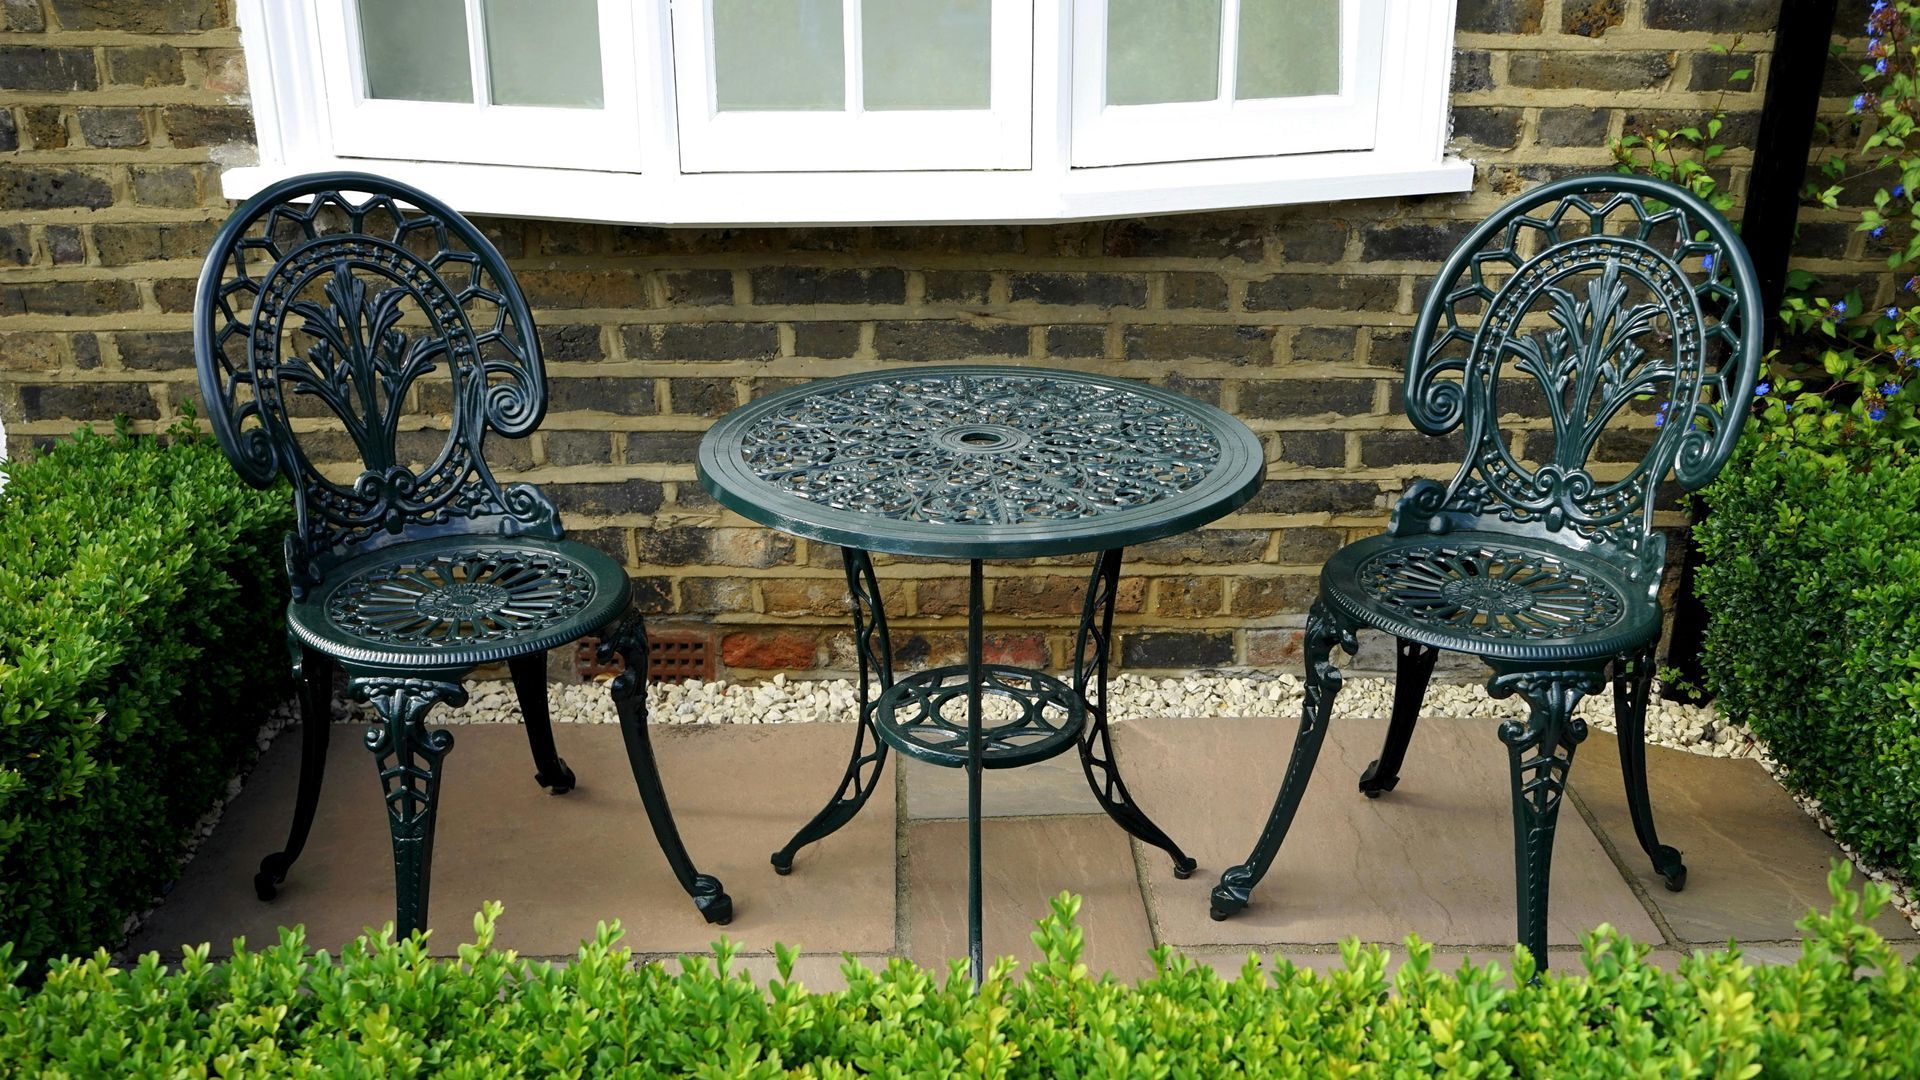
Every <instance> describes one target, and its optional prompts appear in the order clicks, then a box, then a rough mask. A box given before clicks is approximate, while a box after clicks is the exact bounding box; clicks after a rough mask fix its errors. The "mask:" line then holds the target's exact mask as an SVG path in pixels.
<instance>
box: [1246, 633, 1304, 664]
mask: <svg viewBox="0 0 1920 1080" xmlns="http://www.w3.org/2000/svg"><path fill="white" fill-rule="evenodd" d="M1303 636H1304V635H1302V634H1301V632H1300V631H1298V630H1286V629H1279V630H1248V631H1247V663H1249V664H1251V665H1253V666H1254V667H1264V668H1285V667H1293V666H1295V665H1297V664H1299V663H1300V656H1301V653H1300V639H1301V638H1302V637H1303Z"/></svg>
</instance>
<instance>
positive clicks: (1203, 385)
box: [1160, 371, 1221, 407]
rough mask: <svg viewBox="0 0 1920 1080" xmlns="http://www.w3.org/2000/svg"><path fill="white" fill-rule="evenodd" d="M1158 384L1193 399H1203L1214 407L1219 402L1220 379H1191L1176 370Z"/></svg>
mask: <svg viewBox="0 0 1920 1080" xmlns="http://www.w3.org/2000/svg"><path fill="white" fill-rule="evenodd" d="M1160 385H1161V386H1164V387H1166V388H1167V389H1169V390H1171V391H1173V392H1174V393H1176V394H1185V395H1186V396H1187V397H1190V398H1193V399H1194V400H1195V401H1204V402H1206V403H1207V404H1209V405H1213V406H1215V407H1218V406H1219V404H1220V387H1221V381H1220V380H1219V379H1192V378H1188V377H1187V376H1185V375H1182V374H1180V373H1179V372H1177V371H1176V372H1174V373H1173V374H1171V375H1168V376H1167V377H1166V378H1165V379H1162V380H1161V381H1160Z"/></svg>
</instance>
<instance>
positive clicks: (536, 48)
mask: <svg viewBox="0 0 1920 1080" xmlns="http://www.w3.org/2000/svg"><path fill="white" fill-rule="evenodd" d="M482 11H484V12H485V19H484V20H483V21H484V22H485V23H486V28H487V71H488V77H489V78H490V79H491V80H492V82H493V102H494V104H496V105H562V106H571V107H574V108H587V109H597V108H599V107H600V105H601V90H600V7H599V4H598V3H597V2H596V0H486V4H485V6H484V7H483V8H482Z"/></svg>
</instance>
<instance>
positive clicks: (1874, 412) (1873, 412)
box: [1867, 405, 1887, 420]
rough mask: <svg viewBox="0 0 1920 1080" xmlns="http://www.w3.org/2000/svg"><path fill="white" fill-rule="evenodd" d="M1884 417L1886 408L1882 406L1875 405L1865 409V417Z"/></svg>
mask: <svg viewBox="0 0 1920 1080" xmlns="http://www.w3.org/2000/svg"><path fill="white" fill-rule="evenodd" d="M1886 418H1887V410H1886V408H1885V407H1884V406H1880V405H1875V406H1874V407H1873V408H1871V409H1868V410H1867V419H1869V420H1885V419H1886Z"/></svg>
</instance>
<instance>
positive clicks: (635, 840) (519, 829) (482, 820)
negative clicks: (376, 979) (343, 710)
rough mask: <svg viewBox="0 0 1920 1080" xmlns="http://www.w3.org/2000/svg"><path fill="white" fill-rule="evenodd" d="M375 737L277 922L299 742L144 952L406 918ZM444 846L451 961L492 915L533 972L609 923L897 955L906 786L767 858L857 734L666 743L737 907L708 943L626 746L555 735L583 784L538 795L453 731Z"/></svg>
mask: <svg viewBox="0 0 1920 1080" xmlns="http://www.w3.org/2000/svg"><path fill="white" fill-rule="evenodd" d="M364 730H365V728H364V727H363V726H362V725H350V724H338V725H335V727H334V730H333V734H332V739H331V749H330V753H329V754H328V774H329V775H328V777H327V785H326V787H325V788H324V790H323V791H322V793H321V797H320V806H319V811H318V814H317V817H316V820H315V822H314V830H313V836H312V839H311V840H309V842H308V844H307V849H306V851H305V852H304V853H303V854H302V856H301V858H300V861H299V862H298V863H297V864H295V866H294V868H293V871H292V874H291V875H290V876H289V878H288V880H287V882H286V884H285V885H284V886H283V887H282V889H281V891H280V895H279V897H278V898H277V899H276V900H274V901H273V902H272V903H261V902H260V901H259V900H257V899H255V898H254V895H253V886H252V880H253V874H254V870H255V869H256V868H257V866H258V863H259V860H260V857H261V856H262V855H264V854H266V853H267V852H269V851H273V850H277V849H278V848H279V847H280V846H281V844H282V842H283V841H284V838H285V835H286V827H287V822H288V820H289V818H290V816H291V814H292V806H293V791H294V781H295V777H296V775H297V771H298V763H299V743H300V739H299V735H298V733H297V731H295V732H292V733H290V734H288V735H284V736H282V737H281V738H280V739H278V740H276V741H275V743H274V745H273V746H272V747H271V748H269V749H268V751H267V753H266V755H265V756H264V758H263V759H262V760H261V762H260V764H259V766H258V767H257V768H256V769H255V770H254V772H253V774H252V776H251V777H250V778H249V780H248V782H247V786H246V789H245V790H244V791H242V792H241V793H240V795H239V796H238V797H236V798H235V800H234V801H233V802H232V803H231V804H230V805H229V806H228V807H227V810H226V813H225V814H224V815H223V817H222V819H221V822H220V825H219V827H218V828H217V829H216V830H215V832H214V834H213V835H212V836H211V837H210V838H209V839H208V841H207V842H206V844H205V845H203V846H202V848H201V849H200V852H199V854H198V856H197V857H196V858H195V859H194V860H193V862H192V863H190V864H189V865H188V867H187V869H186V871H185V872H184V873H183V874H182V876H181V879H180V881H179V883H178V884H177V885H176V887H175V888H174V889H173V891H172V893H171V895H169V897H168V898H167V901H166V903H165V904H164V905H162V907H161V908H160V909H159V911H157V912H156V913H155V914H154V916H153V918H152V919H151V920H150V921H149V922H148V924H147V926H146V927H145V928H144V929H143V930H142V932H141V933H140V935H139V936H138V938H137V939H136V942H135V946H136V948H137V949H140V950H143V951H144V950H146V949H159V950H160V951H161V952H162V954H163V956H172V955H174V954H175V953H176V952H177V949H178V946H179V945H180V944H182V943H198V942H203V941H210V942H212V943H213V945H214V948H215V950H216V952H218V953H220V954H224V953H226V952H228V951H230V950H229V943H230V942H231V940H232V939H233V938H234V937H235V936H239V935H244V936H245V937H246V939H247V940H248V941H249V942H250V943H253V944H256V945H257V944H261V943H266V942H271V941H273V940H275V938H276V928H277V927H280V926H282V925H292V924H294V923H304V924H305V925H306V927H307V932H308V941H309V943H310V944H311V945H312V946H314V947H325V948H328V949H337V948H339V946H340V945H341V944H342V943H344V942H346V941H349V940H351V939H352V938H353V937H354V936H356V935H357V934H359V933H360V932H361V930H362V928H363V927H366V926H369V925H372V926H378V925H379V924H381V923H384V922H387V921H389V920H391V919H392V917H393V857H392V846H391V844H390V842H389V840H388V833H387V823H386V816H385V812H384V810H383V809H382V805H381V800H380V790H379V786H378V781H377V780H376V779H375V775H374V768H373V763H372V760H371V755H369V754H368V753H367V751H366V750H365V748H364V746H363V744H362V742H361V736H362V733H363V732H364ZM448 730H451V731H452V732H453V734H454V747H453V750H452V752H451V753H449V754H448V755H447V759H446V765H445V779H444V780H443V781H442V786H441V800H442V805H441V809H440V819H439V829H438V835H437V837H436V839H435V851H434V865H433V895H432V908H431V912H430V922H431V925H432V926H433V927H434V928H435V933H434V937H433V941H434V951H435V952H436V953H439V954H450V953H451V952H452V951H453V950H454V948H455V947H456V946H457V945H458V944H459V943H460V942H462V941H466V940H468V938H469V935H470V934H471V932H472V929H471V928H472V918H473V913H474V912H475V911H477V910H479V907H480V904H481V903H482V902H483V901H485V900H489V899H494V900H500V901H502V902H503V903H504V904H505V905H506V913H505V915H504V916H503V917H502V919H501V922H500V924H499V932H498V942H499V944H500V945H501V946H502V947H505V948H513V949H517V950H519V951H520V952H521V953H522V954H524V955H529V956H552V955H566V954H571V953H573V952H574V951H575V950H576V949H577V947H578V945H579V942H580V940H581V939H582V938H583V937H589V936H591V935H592V933H593V929H594V924H595V923H596V922H597V921H599V920H602V919H615V918H617V919H619V920H620V921H621V922H622V923H623V924H624V925H625V927H626V930H627V937H626V944H628V945H629V946H631V947H632V948H633V949H634V950H635V951H636V952H643V953H677V952H683V951H689V950H691V951H700V952H704V951H706V949H707V946H708V944H709V943H710V942H712V941H714V940H715V939H717V938H718V937H719V936H720V935H721V934H722V933H725V934H726V935H727V936H728V937H730V938H732V939H733V940H735V941H738V942H741V943H743V944H744V945H746V946H748V947H750V948H753V949H756V950H760V951H765V950H768V949H770V948H771V947H772V946H773V944H774V942H776V941H779V942H785V943H788V944H792V945H796V946H799V947H802V948H804V949H806V950H808V951H810V952H821V953H837V952H840V951H843V950H845V951H852V952H858V953H881V952H886V951H889V950H891V949H892V948H893V947H894V898H895V893H896V884H895V876H894V875H895V862H896V858H895V832H896V826H895V803H894V786H893V784H891V783H882V784H881V785H880V786H879V789H878V790H876V791H875V792H874V794H873V798H872V800H871V801H870V802H869V803H868V804H867V807H866V809H865V810H864V811H863V812H862V813H861V815H860V816H859V817H858V818H856V819H855V820H854V821H853V822H851V823H850V824H848V825H847V826H846V827H844V828H842V829H841V830H840V831H839V832H837V833H835V834H834V835H833V836H831V837H829V838H827V839H826V840H824V841H822V842H820V843H818V844H816V845H813V846H812V847H809V848H808V849H807V850H806V851H804V852H802V853H801V854H800V856H799V857H798V858H797V859H796V860H795V863H794V873H793V874H792V875H791V876H788V877H780V876H778V875H776V874H774V873H773V870H772V868H771V867H770V866H769V865H768V863H767V855H768V853H769V852H771V851H773V850H774V849H775V848H777V847H779V846H780V845H781V844H783V843H785V842H786V840H787V838H788V837H789V836H791V835H792V833H793V831H794V830H795V829H797V828H799V827H800V825H801V824H803V823H804V822H805V821H807V819H808V818H810V817H811V816H812V815H813V814H814V813H815V812H816V811H818V810H819V808H820V807H821V806H822V805H823V804H824V803H825V801H826V799H827V797H828V795H829V794H830V793H831V792H832V790H833V787H834V785H835V784H836V783H837V782H838V780H839V777H840V775H841V773H842V770H843V769H844V768H845V767H846V756H847V746H848V736H849V734H850V729H849V728H848V727H847V725H845V724H830V723H829V724H792V725H784V724H783V725H777V726H776V725H740V726H728V727H701V728H688V727H665V726H663V727H657V728H655V729H654V732H653V743H654V748H655V752H656V754H657V756H658V759H659V762H660V772H661V775H662V777H663V778H664V781H665V783H666V786H667V793H668V797H669V799H670V800H671V802H672V804H673V809H674V816H675V818H676V820H677V821H678V823H679V827H680V833H681V836H682V837H683V838H684V839H685V841H686V844H687V848H688V850H689V852H690V853H691V854H692V856H693V859H694V862H695V864H696V865H698V866H699V867H700V869H701V870H702V871H703V872H705V873H709V874H713V875H715V876H717V877H719V878H720V880H721V881H722V882H723V883H724V884H725V885H726V888H727V891H728V893H729V894H730V895H731V896H732V897H733V900H734V912H735V914H734V919H733V922H732V924H731V925H729V926H727V927H724V928H722V927H718V926H709V925H708V924H707V923H706V921H705V920H703V919H701V918H700V916H699V915H698V914H697V913H696V912H695V911H694V909H693V906H692V903H691V901H689V900H688V899H687V896H686V894H685V893H684V892H682V891H681V889H680V887H679V884H678V883H677V882H676V881H675V880H674V878H673V875H672V873H671V871H670V870H669V869H668V867H667V862H666V859H665V857H664V856H663V855H661V853H660V849H659V846H658V845H657V844H656V843H655V841H654V839H653V833H652V830H651V827H650V826H649V825H648V823H647V816H646V812H645V810H644V808H643V807H642V805H641V802H640V796H639V793H638V791H636V790H635V788H634V784H633V774H632V772H631V771H630V769H629V767H628V764H627V756H626V751H625V748H624V745H623V743H622V742H621V738H620V731H619V728H618V727H616V726H614V725H611V724H607V725H600V724H561V725H556V730H555V739H556V741H557V742H558V743H559V746H560V753H561V755H562V756H563V757H565V758H566V759H567V761H568V763H569V764H570V765H572V767H573V770H574V772H575V773H576V774H577V775H578V777H579V786H578V787H577V788H575V789H574V790H573V791H572V792H570V793H568V794H566V795H561V796H554V795H549V794H547V793H546V792H545V791H543V790H542V789H541V788H539V787H538V786H536V785H535V784H534V782H533V765H532V760H531V758H530V756H529V754H528V751H527V741H526V736H525V734H524V732H523V731H522V729H521V728H520V727H519V726H518V725H513V724H498V725H495V724H484V725H482V724H473V725H454V726H451V727H450V728H449V729H448Z"/></svg>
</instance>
